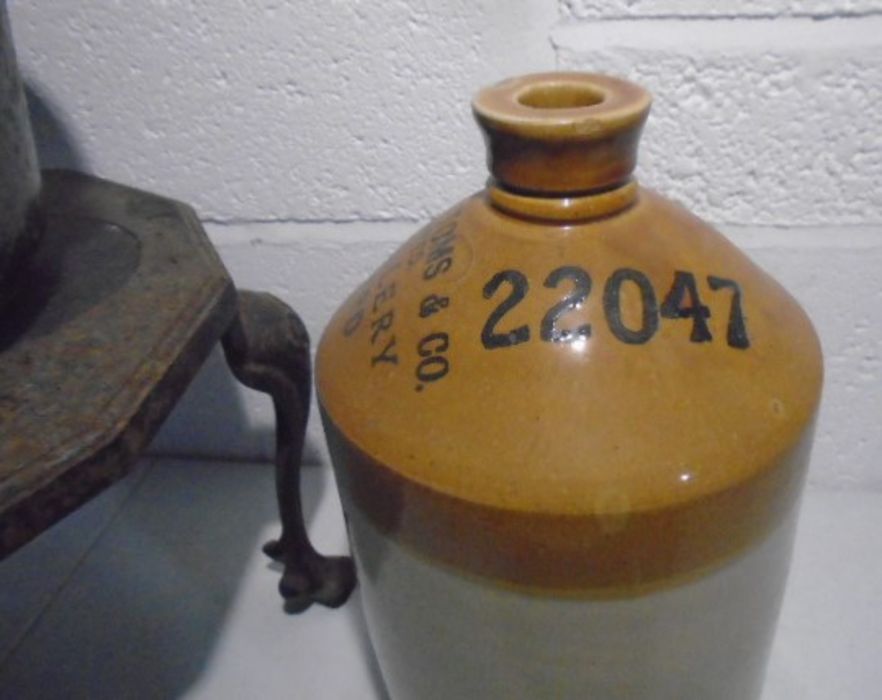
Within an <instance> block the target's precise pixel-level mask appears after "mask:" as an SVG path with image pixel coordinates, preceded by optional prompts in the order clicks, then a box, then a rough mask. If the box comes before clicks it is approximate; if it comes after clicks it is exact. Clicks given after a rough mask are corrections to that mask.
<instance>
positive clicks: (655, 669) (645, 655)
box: [350, 508, 795, 700]
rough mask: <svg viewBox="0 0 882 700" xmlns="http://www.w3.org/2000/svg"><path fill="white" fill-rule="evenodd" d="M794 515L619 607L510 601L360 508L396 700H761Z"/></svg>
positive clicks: (362, 545) (368, 603) (366, 597)
mask: <svg viewBox="0 0 882 700" xmlns="http://www.w3.org/2000/svg"><path fill="white" fill-rule="evenodd" d="M794 525H795V510H791V511H790V512H789V514H788V517H785V518H784V520H783V521H782V523H781V525H780V526H778V527H776V528H775V529H774V530H772V532H771V533H769V535H768V536H767V537H765V538H763V540H762V541H760V542H758V543H757V546H756V547H753V548H751V549H750V550H749V551H748V552H746V553H744V555H742V556H738V557H735V558H734V559H732V560H731V561H729V562H727V564H726V565H725V566H723V567H721V568H720V569H718V570H717V571H714V572H713V573H711V574H709V575H708V576H704V577H701V578H699V579H696V580H694V581H690V582H688V583H685V584H683V585H679V586H674V587H670V588H666V589H662V590H658V591H654V592H653V593H651V594H648V595H644V596H637V597H629V598H620V599H615V600H574V599H569V598H561V597H557V596H549V595H534V594H524V593H522V592H518V591H512V590H507V589H500V588H499V587H497V586H494V585H492V584H488V582H486V581H483V580H481V579H476V578H473V577H467V576H463V575H461V574H460V573H458V572H456V571H454V570H451V569H447V568H442V567H438V566H437V565H435V564H434V563H433V562H432V561H431V560H426V559H425V558H423V557H420V556H418V555H417V554H415V553H414V552H413V551H412V550H410V549H408V548H405V547H402V546H400V545H399V544H398V543H396V542H395V541H394V540H391V539H389V538H387V537H385V536H383V535H382V533H380V532H379V531H378V530H377V529H376V528H375V527H374V526H373V524H372V522H371V521H370V519H369V518H367V517H365V515H364V514H363V513H361V511H359V510H358V509H357V508H354V509H351V510H350V532H351V534H352V542H353V545H354V552H355V556H356V561H357V564H358V570H359V574H360V585H361V595H362V599H363V601H364V607H365V615H366V616H367V621H368V626H369V628H370V630H371V638H372V641H373V645H374V649H375V651H376V653H377V658H378V660H379V663H380V667H381V669H382V672H383V677H384V679H385V681H386V685H387V687H388V690H389V693H390V696H391V697H392V698H395V700H449V699H450V698H481V700H537V699H539V698H543V699H544V698H554V700H584V698H600V699H604V700H607V699H616V700H635V699H638V698H647V699H649V698H651V699H652V700H753V699H755V698H758V697H759V696H760V690H761V686H762V677H763V671H764V669H765V665H766V660H767V658H768V652H769V647H770V645H771V642H772V636H773V631H774V625H775V620H776V618H777V615H778V608H779V605H780V602H781V597H782V594H783V591H784V585H785V582H786V578H787V569H788V565H789V561H790V550H791V546H792V541H793V531H794Z"/></svg>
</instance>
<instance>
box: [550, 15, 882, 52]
mask: <svg viewBox="0 0 882 700" xmlns="http://www.w3.org/2000/svg"><path fill="white" fill-rule="evenodd" d="M550 38H551V42H552V45H553V47H554V49H555V51H556V52H557V53H558V54H559V53H560V52H561V51H567V52H573V53H580V52H590V51H598V50H605V49H610V48H634V49H639V50H643V51H645V50H659V49H663V50H669V51H675V52H683V51H693V52H694V51H711V52H719V51H721V50H732V49H735V50H742V51H745V50H746V51H749V50H759V51H762V52H764V53H768V52H772V53H775V52H781V51H798V52H806V51H812V52H818V51H825V50H848V51H855V50H857V49H860V48H862V47H873V48H878V47H879V46H880V45H882V13H880V14H874V15H867V16H861V17H831V18H829V19H825V20H818V19H814V18H806V17H756V18H752V17H736V18H726V17H723V18H718V17H713V18H710V17H702V18H684V17H664V18H658V17H639V18H628V19H607V20H603V21H591V22H584V21H577V22H574V21H572V20H569V19H567V20H562V21H560V22H558V23H557V24H556V25H555V26H554V27H552V29H551V33H550Z"/></svg>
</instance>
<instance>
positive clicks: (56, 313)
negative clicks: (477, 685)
mask: <svg viewBox="0 0 882 700" xmlns="http://www.w3.org/2000/svg"><path fill="white" fill-rule="evenodd" d="M0 42H2V43H0V558H3V557H5V556H7V555H9V554H10V553H12V552H14V551H15V550H16V549H17V548H19V547H21V546H22V545H24V544H25V543H27V542H28V541H29V540H31V539H32V538H33V537H35V536H36V535H38V534H39V533H40V532H42V531H43V530H45V529H46V528H48V527H49V526H50V525H52V524H53V523H55V522H56V521H58V520H59V519H61V518H62V517H64V516H65V515H67V514H68V513H70V512H71V511H73V510H74V509H76V508H77V507H79V506H80V505H82V504H83V503H85V502H86V501H87V500H89V499H90V498H92V497H93V496H95V495H96V494H98V493H99V492H100V491H102V490H103V489H104V488H106V487H107V486H109V485H110V484H111V483H113V482H114V481H116V480H117V479H119V478H121V477H122V476H124V475H125V474H126V473H127V472H128V471H129V469H130V468H131V467H132V466H133V464H134V463H135V461H136V460H137V458H138V456H139V455H140V454H141V452H142V450H143V449H144V448H145V447H146V446H147V444H148V443H149V441H150V439H151V438H152V436H153V435H154V433H155V432H156V430H157V429H158V428H159V426H160V424H161V423H162V421H163V420H164V419H165V417H166V416H167V415H168V414H169V412H170V411H171V409H172V407H173V406H174V405H175V403H176V402H177V401H178V399H179V398H180V397H181V395H182V394H183V393H184V390H185V389H186V387H187V385H188V384H189V382H190V381H191V380H192V378H193V376H194V375H195V374H196V372H197V370H198V369H199V367H200V366H201V365H202V363H203V362H204V361H205V359H206V357H207V356H208V353H209V351H210V350H211V348H212V346H213V345H214V344H215V343H216V342H218V341H219V340H220V341H221V342H222V344H223V349H224V353H225V355H226V358H227V361H228V362H229V364H230V367H231V368H232V370H233V374H234V375H235V376H236V377H237V378H238V379H239V381H241V382H242V383H243V384H245V385H246V386H249V387H251V388H253V389H256V390H258V391H262V392H264V393H267V394H269V395H270V396H272V399H273V403H274V405H275V412H276V465H275V468H276V487H277V494H278V503H279V511H280V514H281V520H282V534H281V537H280V538H279V539H278V540H276V541H273V542H270V543H268V544H267V545H266V546H265V547H264V551H265V552H266V553H267V554H268V555H269V556H270V557H272V558H273V559H275V560H277V561H279V562H281V563H283V564H284V574H283V576H282V579H281V582H280V584H279V590H280V591H281V593H282V595H283V596H284V598H285V601H286V609H288V610H289V611H292V612H296V611H300V610H303V609H305V608H306V607H308V606H309V605H310V604H311V603H313V602H317V603H321V604H323V605H327V606H331V607H336V606H339V605H341V604H342V603H344V602H345V601H346V599H347V598H348V596H349V594H350V593H351V591H352V588H353V586H354V585H355V572H354V568H353V565H352V561H351V559H349V558H348V557H323V556H322V555H320V554H318V553H317V552H316V551H315V549H313V547H312V545H311V544H310V542H309V538H308V536H307V534H306V529H305V524H304V521H303V513H302V510H301V499H300V460H301V453H302V449H303V440H304V433H305V429H306V421H307V417H308V414H309V401H310V383H311V370H310V355H309V337H308V335H307V333H306V329H305V328H304V326H303V323H302V322H301V320H300V318H299V317H298V316H297V314H295V313H294V311H292V310H291V308H290V307H288V306H287V305H286V304H284V303H283V302H282V301H280V300H279V299H277V298H275V297H273V296H271V295H269V294H261V293H256V292H250V291H237V290H236V288H235V287H234V286H233V282H232V280H231V279H230V277H229V275H228V273H227V271H226V270H225V269H224V266H223V264H222V263H221V261H220V259H219V258H218V256H217V254H216V252H215V251H214V249H213V247H212V246H211V243H210V242H209V240H208V238H207V236H206V235H205V232H204V230H203V229H202V226H201V225H200V223H199V221H198V219H197V218H196V216H195V214H194V212H193V210H192V209H191V208H190V207H189V206H187V205H185V204H182V203H180V202H175V201H172V200H169V199H165V198H163V197H159V196H156V195H153V194H149V193H147V192H141V191H138V190H135V189H131V188H128V187H124V186H122V185H118V184H114V183H111V182H107V181H105V180H100V179H97V178H94V177H90V176H87V175H83V174H80V173H75V172H66V171H46V172H43V173H42V177H41V173H40V172H39V171H38V169H37V165H36V156H35V153H34V146H33V137H32V133H31V127H30V123H29V121H28V115H27V110H26V105H25V100H24V95H23V91H22V84H21V79H20V77H19V74H18V70H17V66H16V63H15V56H14V50H13V46H12V41H11V36H10V32H9V23H8V18H7V14H6V8H5V3H0Z"/></svg>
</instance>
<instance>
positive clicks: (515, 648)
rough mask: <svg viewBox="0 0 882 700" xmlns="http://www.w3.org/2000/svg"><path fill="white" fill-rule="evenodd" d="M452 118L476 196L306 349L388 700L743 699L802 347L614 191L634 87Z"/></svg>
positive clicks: (794, 459)
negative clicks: (469, 145) (461, 134)
mask: <svg viewBox="0 0 882 700" xmlns="http://www.w3.org/2000/svg"><path fill="white" fill-rule="evenodd" d="M473 107H474V110H475V113H476V117H477V118H478V121H479V124H480V125H481V126H482V128H483V129H484V131H485V138H486V140H487V143H488V154H489V155H488V164H489V166H490V169H491V173H492V174H493V176H494V177H493V178H491V180H490V181H489V183H488V186H487V189H485V190H484V191H482V192H478V193H476V194H475V195H473V196H471V197H469V198H467V199H465V200H464V201H462V202H460V203H459V204H457V205H455V206H454V207H452V208H451V209H450V210H449V211H447V212H446V213H444V214H442V215H441V216H440V217H438V218H437V219H436V220H435V221H433V222H432V223H431V224H429V225H428V226H426V227H425V228H424V229H422V230H421V231H419V232H417V233H416V235H415V236H414V237H413V238H411V239H410V240H408V241H407V242H406V243H405V244H404V245H403V246H402V247H401V248H400V249H399V250H398V251H397V252H396V253H395V254H394V255H393V256H392V257H391V258H390V259H389V260H388V261H387V262H386V263H385V264H384V265H383V266H382V267H381V268H380V269H379V270H378V271H377V272H376V273H374V275H372V276H371V277H370V278H369V279H368V280H367V281H366V282H365V283H364V284H363V285H362V286H361V287H360V288H359V289H357V290H356V291H355V292H354V293H353V294H352V295H351V296H350V297H349V299H348V300H347V301H346V302H345V303H344V305H343V306H342V307H341V309H340V310H339V311H338V312H337V313H336V314H335V316H334V317H333V318H332V320H331V322H330V323H329V325H328V327H327V329H326V331H325V334H324V336H323V338H322V340H321V342H320V345H319V348H318V357H317V390H318V395H319V401H320V404H321V406H322V413H323V418H324V421H325V427H326V432H327V435H328V439H329V444H330V447H331V454H332V457H333V461H334V465H335V469H336V473H337V479H338V483H339V485H340V489H341V493H342V497H343V504H344V509H345V511H346V513H347V515H348V516H349V522H350V529H351V538H352V542H353V549H354V552H355V555H356V558H357V561H358V565H359V572H360V576H361V580H362V583H363V585H364V588H365V602H366V613H367V617H368V623H369V628H370V631H371V636H372V639H373V641H374V643H375V645H376V647H377V650H378V654H379V656H380V661H381V664H382V666H383V670H384V673H385V675H386V677H387V681H388V682H389V685H390V690H391V691H392V694H393V697H395V698H400V699H402V700H409V699H411V698H419V699H420V700H424V699H425V698H431V697H439V698H440V697H444V698H447V697H482V698H506V699H508V698H518V697H524V698H533V697H562V698H569V697H573V698H575V697H586V696H588V695H590V696H592V697H603V698H635V697H652V698H702V699H705V700H706V699H708V698H715V699H717V698H719V699H720V700H722V699H724V698H725V699H726V700H736V699H743V698H753V697H756V695H757V694H758V692H759V688H760V686H761V680H762V671H763V667H764V664H765V658H766V654H767V649H768V644H769V640H770V639H771V637H772V634H773V630H774V622H775V617H776V615H777V610H778V606H779V602H780V597H781V592H782V590H783V585H784V580H785V575H786V571H787V568H788V562H789V555H790V548H791V540H792V537H791V535H792V527H793V522H794V520H795V517H796V509H797V504H798V500H799V495H800V492H801V489H802V484H803V481H804V476H805V471H806V467H807V464H808V456H809V452H810V448H811V440H812V426H813V422H814V416H815V414H816V411H817V407H818V401H819V398H820V391H821V383H822V374H823V370H822V362H821V349H820V345H819V342H818V338H817V336H816V334H815V332H814V329H813V328H812V325H811V323H810V321H809V320H808V318H807V317H806V315H805V313H804V312H803V311H802V309H801V308H800V307H799V305H798V304H797V303H796V301H795V300H794V299H793V298H792V297H791V296H790V295H789V294H788V293H787V292H786V291H785V290H784V289H783V288H782V287H781V286H780V285H779V284H777V283H776V282H775V281H774V280H773V279H771V278H770V277H769V276H768V275H767V274H765V273H764V272H763V271H762V270H761V269H759V268H758V267H757V266H756V265H754V264H753V263H752V262H751V261H750V260H749V259H748V258H747V257H746V256H745V255H744V254H742V253H741V252H740V251H739V250H738V249H737V248H735V247H734V246H733V245H732V244H731V243H729V241H728V240H726V238H725V237H724V236H722V235H721V234H720V233H719V232H717V231H715V230H714V229H713V228H712V227H710V226H708V225H707V224H705V223H704V222H702V221H700V220H699V219H697V218H696V217H695V216H693V215H691V214H690V213H688V212H687V211H685V210H684V209H683V208H681V207H680V206H678V205H676V204H674V203H672V202H670V201H668V200H666V199H665V198H664V197H662V196H660V195H658V194H656V193H654V192H652V191H650V190H648V189H645V188H642V187H640V186H639V185H638V184H637V183H636V181H635V180H634V178H633V176H632V173H631V171H632V169H633V166H634V162H635V158H636V144H637V139H638V137H639V134H640V130H641V128H642V125H643V122H644V121H645V119H646V115H647V113H648V109H649V98H648V95H646V93H645V91H643V90H641V89H640V88H638V87H637V86H634V85H630V84H628V83H624V82H623V81H619V80H615V79H610V78H605V77H600V76H595V75H589V74H578V75H572V74H540V75H535V76H525V77H523V78H519V79H515V80H511V81H505V82H503V83H501V84H499V85H497V86H493V87H491V88H488V89H487V90H484V91H482V92H481V93H479V95H478V97H477V98H476V99H475V102H474V104H473Z"/></svg>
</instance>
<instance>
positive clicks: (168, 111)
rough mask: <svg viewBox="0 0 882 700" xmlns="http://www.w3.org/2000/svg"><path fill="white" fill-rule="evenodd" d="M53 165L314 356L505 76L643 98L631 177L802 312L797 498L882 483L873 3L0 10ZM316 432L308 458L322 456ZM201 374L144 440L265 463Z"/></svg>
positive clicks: (529, 0)
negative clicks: (807, 417) (821, 363)
mask: <svg viewBox="0 0 882 700" xmlns="http://www.w3.org/2000/svg"><path fill="white" fill-rule="evenodd" d="M9 4H10V11H11V16H12V20H13V22H14V31H15V36H16V40H17V42H18V49H19V56H20V60H21V62H22V64H23V67H24V69H25V75H26V78H27V80H28V82H29V84H30V86H31V88H32V93H33V96H34V105H33V108H34V110H35V118H36V121H37V130H38V135H39V136H40V139H41V142H42V151H43V157H44V159H45V160H46V162H49V163H71V162H73V163H75V164H78V165H79V166H80V167H83V168H85V169H88V170H91V171H94V172H97V173H99V174H101V175H104V176H107V177H112V178H115V179H118V180H122V181H125V182H131V183H137V184H138V185H140V186H142V187H146V188H151V189H154V190H156V191H160V192H164V193H168V194H171V195H173V196H176V197H179V198H181V199H185V200H187V201H190V202H191V203H193V204H194V206H195V207H196V208H197V210H198V211H199V212H200V213H201V215H202V216H203V217H204V218H205V219H206V220H207V222H208V224H207V227H208V230H209V233H210V235H211V236H212V238H213V240H215V242H216V243H217V245H218V247H219V250H220V252H221V254H222V256H223V257H224V260H225V261H226V262H227V264H228V266H229V268H230V270H231V272H232V273H233V276H234V277H235V278H236V280H237V282H238V283H239V284H240V285H241V286H245V287H249V286H250V287H254V288H260V289H267V290H269V291H272V292H274V293H276V294H278V295H279V296H281V297H283V298H284V299H286V300H287V301H289V302H290V303H292V305H294V306H295V307H296V308H297V309H298V310H299V311H300V312H301V313H302V315H303V316H304V319H305V320H306V322H307V325H308V326H309V328H310V330H311V332H312V333H313V336H314V337H316V338H317V337H318V335H319V333H320V331H321V329H322V327H323V325H324V323H325V322H326V321H327V319H328V317H329V315H330V313H331V312H332V310H333V308H334V307H335V306H336V304H337V303H339V301H341V300H342V298H343V297H344V296H345V294H346V293H348V291H349V290H350V289H351V288H352V287H353V286H354V285H355V284H356V283H357V282H358V281H359V280H360V279H362V278H363V277H364V276H365V275H366V274H367V273H368V272H369V271H370V270H371V269H372V268H373V267H374V266H376V265H377V264H379V263H380V262H381V261H382V260H383V259H384V258H385V257H386V256H387V255H388V254H389V252H390V251H391V250H392V249H393V248H394V247H395V246H396V245H398V243H400V241H401V240H403V238H404V237H406V236H407V235H408V234H409V233H410V232H411V231H413V230H414V229H415V228H416V227H417V226H418V225H419V224H420V223H421V222H423V221H424V220H425V219H427V218H428V217H429V216H431V215H432V214H434V213H437V212H439V211H440V210H442V209H443V208H446V206H447V205H449V204H450V203H452V202H453V201H454V200H456V199H458V198H460V197H462V196H463V195H465V194H467V193H468V192H469V191H472V190H474V189H476V188H478V187H480V186H481V184H482V182H483V180H484V178H485V171H484V155H483V151H482V146H481V142H480V138H479V135H478V133H477V130H476V129H475V127H474V126H473V125H472V123H471V117H470V114H469V99H470V96H471V94H472V93H473V91H474V90H475V89H476V88H477V87H478V86H480V85H482V84H485V83H487V82H490V81H493V80H496V79H499V78H501V77H504V76H506V75H512V74H517V73H521V72H527V71H534V70H546V69H549V68H552V67H554V66H555V65H557V66H560V67H564V68H574V69H591V70H598V71H604V72H612V73H618V74H621V75H625V76H629V77H631V78H633V79H635V80H638V81H640V82H641V83H644V84H645V85H646V86H647V87H649V88H650V89H651V90H652V91H653V93H654V94H655V103H654V107H653V113H652V117H651V119H650V123H649V125H648V127H647V129H646V132H645V138H644V146H643V149H642V155H641V165H640V169H639V175H640V178H641V180H642V181H643V182H645V183H646V184H649V185H650V186H652V187H655V188H656V189H659V190H661V191H663V192H665V193H667V194H668V195H670V196H673V197H676V198H678V199H680V200H682V201H683V202H684V203H685V204H687V206H689V207H690V208H692V209H693V210H694V211H696V212H697V213H698V214H700V215H701V216H703V217H705V218H707V219H709V220H710V221H712V222H713V223H716V224H718V225H719V226H720V227H721V228H722V230H723V231H724V232H726V233H727V234H728V235H730V236H731V237H732V238H733V239H734V240H735V241H736V243H738V244H740V245H742V246H743V247H744V248H745V249H746V250H747V251H748V252H749V253H750V254H751V255H753V256H754V257H755V259H757V261H758V262H760V264H762V265H764V266H765V267H766V268H767V269H768V270H769V271H770V272H772V273H773V274H774V275H775V276H776V277H778V278H779V279H780V280H781V281H782V282H783V283H784V284H785V285H786V286H787V287H788V288H789V289H791V291H793V292H794V294H795V295H796V296H797V297H798V298H799V299H800V300H801V301H802V302H803V303H804V305H805V306H806V307H807V309H808V310H809V312H810V314H811V315H812V317H813V318H814V320H815V322H816V324H817V326H818V328H819V331H820V334H821V337H822V342H823V344H824V348H825V352H826V357H827V385H826V390H825V398H824V406H823V411H822V415H821V419H820V421H819V425H818V440H817V445H816V449H815V456H814V459H813V464H812V479H813V480H814V481H816V482H819V483H825V484H835V485H843V486H844V485H863V486H866V487H875V488H879V487H882V463H880V459H879V457H880V455H882V430H880V423H882V391H880V387H882V278H880V275H879V273H878V271H879V270H880V269H882V127H880V126H879V117H878V114H879V112H880V110H882V1H880V0H826V1H825V0H768V1H766V2H761V1H760V0H745V1H743V2H728V3H720V2H712V1H711V0H613V1H612V2H602V3H601V2H594V1H593V0H521V1H520V2H518V3H510V2H502V0H481V1H474V0H436V1H435V2H428V1H427V0H426V1H422V2H418V1H417V0H412V1H410V2H407V1H405V0H390V2H368V1H367V0H363V1H359V0H336V1H333V0H325V1H324V2H320V1H319V0H300V1H295V0H287V1H283V0H275V1H273V0H254V1H253V2H250V3H240V2H234V1H233V0H212V1H209V0H194V1H191V2H172V1H171V0H164V1H161V0H153V1H152V2H143V3H121V2H116V1H113V0H91V1H90V2H82V3H31V2H23V1H21V0H19V1H13V2H10V3H9ZM323 445H324V442H323V438H322V435H321V428H320V426H319V424H318V421H317V420H313V422H312V425H311V428H310V436H309V455H310V459H311V460H312V461H324V460H326V455H325V452H324V447H323ZM271 448H272V433H271V412H270V407H269V405H268V402H267V401H266V400H265V399H264V398H263V397H260V396H257V395H255V394H253V393H252V392H249V391H247V390H243V389H240V388H239V387H238V386H236V385H235V384H234V383H233V382H232V381H231V380H230V379H229V377H228V374H227V372H226V370H225V368H224V367H223V363H222V361H221V359H220V358H219V357H217V356H215V357H213V358H212V360H211V362H210V363H209V364H208V366H207V367H206V369H205V371H204V372H203V373H202V374H201V375H200V376H199V377H198V378H197V380H196V382H195V384H194V386H193V388H192V390H191V391H190V392H189V393H188V395H187V396H186V397H185V400H184V401H183V402H182V404H181V405H180V406H179V408H178V409H177V410H176V412H175V414H174V415H173V416H172V418H171V419H170V421H169V423H168V424H167V425H166V428H165V429H164V430H163V432H162V433H161V434H160V436H159V437H158V439H157V442H156V443H155V449H157V450H159V451H164V452H178V453H191V454H193V453H195V454H212V455H222V456H254V455H262V456H268V455H269V454H270V451H271Z"/></svg>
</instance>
